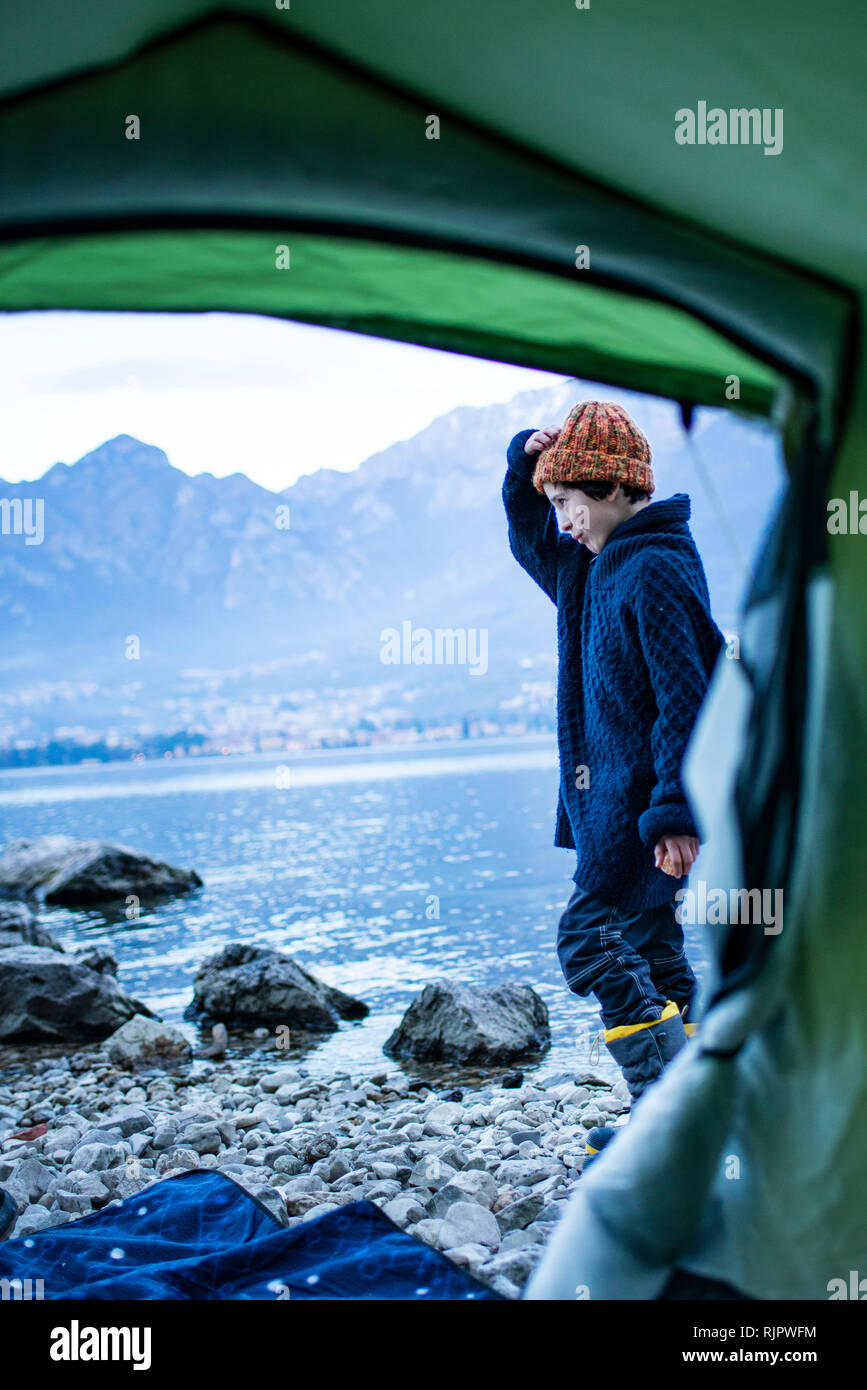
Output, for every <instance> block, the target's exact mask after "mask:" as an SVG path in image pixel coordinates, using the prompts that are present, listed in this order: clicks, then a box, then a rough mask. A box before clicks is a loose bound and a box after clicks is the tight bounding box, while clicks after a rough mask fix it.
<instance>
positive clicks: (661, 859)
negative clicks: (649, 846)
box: [653, 835, 698, 878]
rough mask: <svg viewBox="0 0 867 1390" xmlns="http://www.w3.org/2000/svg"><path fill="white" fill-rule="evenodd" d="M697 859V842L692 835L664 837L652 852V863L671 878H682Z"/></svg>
mask: <svg viewBox="0 0 867 1390" xmlns="http://www.w3.org/2000/svg"><path fill="white" fill-rule="evenodd" d="M697 858H698V840H697V839H696V838H695V836H694V835H666V836H664V837H663V839H661V840H659V841H658V842H657V844H656V847H655V848H654V851H653V862H654V864H655V865H656V867H657V869H662V871H663V873H665V874H671V876H672V878H683V876H684V874H688V873H689V871H690V869H691V867H692V865H693V864H694V863H695V861H696V859H697Z"/></svg>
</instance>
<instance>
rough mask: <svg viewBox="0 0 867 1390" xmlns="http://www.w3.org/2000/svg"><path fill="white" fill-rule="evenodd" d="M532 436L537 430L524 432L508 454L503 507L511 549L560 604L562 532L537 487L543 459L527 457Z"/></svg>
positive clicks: (552, 599)
mask: <svg viewBox="0 0 867 1390" xmlns="http://www.w3.org/2000/svg"><path fill="white" fill-rule="evenodd" d="M531 434H533V430H521V432H520V434H516V435H515V437H514V439H513V440H512V442H511V444H510V445H509V448H508V450H507V452H506V459H507V461H508V465H509V466H508V468H507V470H506V477H505V479H504V481H503V505H504V507H505V508H506V516H507V518H508V522H509V547H510V549H511V551H512V554H513V555H514V557H515V559H516V560H517V561H518V564H519V565H520V566H521V567H522V569H525V570H526V571H527V573H528V574H529V575H530V577H531V578H532V579H535V581H536V583H537V584H538V585H539V587H540V588H542V589H544V591H545V593H546V594H547V595H548V597H549V599H551V601H552V603H556V602H557V565H558V556H559V548H560V531H559V528H558V526H557V522H556V519H555V517H554V509H553V507H552V506H551V503H550V502H549V501H548V500H547V498H546V497H543V496H542V494H541V493H539V492H537V491H536V489H535V488H534V486H533V482H532V478H533V470H534V469H535V467H536V461H537V459H538V457H539V456H538V454H525V453H524V445H525V444H526V442H527V440H528V439H529V438H530V435H531Z"/></svg>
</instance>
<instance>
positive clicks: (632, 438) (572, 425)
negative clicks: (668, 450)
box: [533, 401, 655, 493]
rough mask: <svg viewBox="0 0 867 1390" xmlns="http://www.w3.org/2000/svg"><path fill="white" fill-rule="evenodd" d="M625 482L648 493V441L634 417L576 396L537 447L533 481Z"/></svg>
mask: <svg viewBox="0 0 867 1390" xmlns="http://www.w3.org/2000/svg"><path fill="white" fill-rule="evenodd" d="M582 480H586V481H588V482H589V481H593V482H610V483H612V484H613V483H627V484H628V485H629V486H631V487H637V488H641V489H642V491H643V492H649V493H652V492H653V490H654V487H655V483H654V481H653V470H652V469H651V467H650V445H649V444H648V442H647V440H646V439H645V437H644V435H643V434H642V433H641V430H640V429H639V428H638V426H637V425H636V423H635V421H634V420H632V419H630V417H629V416H628V415H627V413H626V411H625V410H624V409H623V407H622V406H620V405H614V404H613V403H612V402H611V401H582V403H581V404H580V405H576V406H573V407H572V409H571V410H570V411H569V414H568V416H567V419H566V423H565V424H564V426H563V428H562V429H561V431H560V433H559V435H558V436H557V438H556V439H555V440H554V443H553V444H552V445H551V446H550V447H549V448H547V449H543V450H542V452H541V453H540V455H539V459H538V462H537V464H536V468H535V470H534V472H533V485H534V487H535V488H536V489H537V491H539V492H544V487H543V484H544V483H577V482H579V481H582Z"/></svg>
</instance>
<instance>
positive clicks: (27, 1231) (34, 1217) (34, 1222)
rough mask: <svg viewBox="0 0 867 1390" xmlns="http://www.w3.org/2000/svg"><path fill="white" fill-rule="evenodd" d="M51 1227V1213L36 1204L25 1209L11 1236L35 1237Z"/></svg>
mask: <svg viewBox="0 0 867 1390" xmlns="http://www.w3.org/2000/svg"><path fill="white" fill-rule="evenodd" d="M50 1225H52V1220H51V1213H50V1212H49V1211H48V1209H47V1208H46V1207H44V1206H41V1205H39V1204H36V1205H34V1206H29V1207H25V1209H24V1211H23V1212H22V1213H21V1215H20V1216H19V1218H18V1220H17V1221H16V1222H15V1226H14V1229H13V1230H12V1232H11V1233H10V1234H12V1235H14V1236H16V1237H17V1236H34V1235H35V1234H36V1232H37V1231H44V1230H45V1229H46V1227H48V1226H50Z"/></svg>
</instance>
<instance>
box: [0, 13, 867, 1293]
mask: <svg viewBox="0 0 867 1390" xmlns="http://www.w3.org/2000/svg"><path fill="white" fill-rule="evenodd" d="M685 14H686V11H685V8H684V5H683V3H682V0H659V3H657V4H655V5H653V6H652V7H650V8H648V6H647V5H646V4H643V3H640V0H619V3H618V4H617V5H616V6H605V5H599V6H596V5H594V6H591V7H588V8H587V9H586V10H580V11H579V10H578V9H577V7H576V8H573V7H571V6H569V5H565V4H556V5H555V4H553V3H548V0H545V3H543V4H540V5H538V6H536V7H535V8H533V9H530V8H528V7H527V5H526V3H525V0H471V3H469V4H468V3H467V0H440V3H439V4H438V5H437V6H435V7H421V8H419V7H411V8H409V9H407V7H405V6H401V5H400V4H399V3H398V0H369V3H368V4H366V5H364V6H358V5H356V4H354V3H350V0H321V3H318V4H317V5H315V6H306V5H295V6H294V8H293V7H290V8H278V7H277V6H276V5H275V6H274V7H273V8H271V9H270V11H268V12H266V10H265V9H263V8H262V7H261V6H260V4H259V3H258V0H243V3H241V0H236V3H234V4H232V5H230V6H226V5H223V6H220V5H215V4H213V3H212V2H211V0H127V3H126V4H124V5H123V6H116V5H111V4H109V2H108V0H91V3H89V4H88V6H87V7H85V9H84V10H83V12H82V11H79V10H77V9H71V8H70V7H69V6H67V5H66V4H65V3H63V0H46V3H45V4H43V5H40V6H39V7H38V8H37V9H36V10H34V9H33V8H32V7H31V6H29V5H28V4H26V0H6V4H5V6H4V10H3V15H2V17H0V37H2V40H3V42H2V43H0V310H7V311H21V310H27V309H34V308H36V309H39V308H56V307H83V308H132V309H135V308H140V307H146V308H148V309H153V308H162V309H184V308H186V309H193V310H207V309H216V308H233V309H237V310H239V311H252V312H261V313H270V314H276V315H281V314H282V315H285V316H289V317H298V318H302V319H306V320H308V321H311V322H321V323H330V324H333V325H334V326H339V327H349V328H353V329H356V330H357V331H360V332H369V333H382V334H384V335H385V336H393V337H404V338H406V339H407V340H408V341H414V342H420V343H426V344H428V345H430V346H434V347H442V348H446V349H450V350H453V351H462V352H470V353H476V354H480V355H483V356H491V357H494V358H501V359H502V360H508V361H515V362H523V363H525V364H527V365H531V366H535V367H541V368H549V369H551V370H554V371H557V372H568V373H571V374H574V375H583V376H585V377H595V378H597V379H600V378H601V379H603V380H606V381H608V382H610V383H611V384H612V385H620V386H624V387H633V388H637V389H642V390H647V391H653V392H658V393H660V394H666V395H669V396H672V397H674V398H675V399H678V400H680V401H681V402H682V403H683V404H685V405H686V406H689V405H691V404H694V403H698V402H701V403H707V404H713V403H717V404H719V405H720V406H723V407H726V408H732V409H737V408H739V409H746V410H750V411H755V412H757V413H761V414H766V415H770V416H771V418H773V419H776V420H777V421H779V422H780V423H781V424H782V427H783V430H784V441H785V451H786V460H787V466H788V469H789V475H790V480H791V481H790V490H789V493H788V496H787V498H786V500H785V502H784V505H783V508H782V509H781V511H780V514H779V516H778V517H777V519H776V522H775V526H774V529H773V532H772V534H771V536H770V538H769V542H768V545H767V547H766V550H765V553H764V555H763V557H762V560H761V563H760V565H759V568H758V573H757V575H756V580H755V583H754V585H753V588H752V590H751V593H750V595H749V597H748V600H747V604H746V608H745V612H744V615H743V622H742V624H741V628H742V645H743V653H744V658H743V663H742V664H741V665H739V664H738V662H736V661H722V662H720V663H718V667H717V672H716V675H715V677H714V681H713V683H712V686H711V690H710V693H709V698H708V701H707V704H706V708H705V711H704V714H703V716H702V720H701V722H700V725H699V727H698V729H697V730H696V734H695V737H694V740H693V745H692V749H693V750H694V751H691V753H690V758H689V765H688V784H689V787H690V791H691V796H692V797H693V798H694V799H695V802H696V805H697V808H698V810H699V813H700V818H701V819H702V823H703V826H704V829H705V831H706V834H707V844H706V847H705V849H704V850H703V852H702V853H703V858H702V859H701V860H700V872H701V874H702V875H703V876H704V877H705V878H706V880H707V881H708V882H710V883H713V884H715V885H719V886H722V887H727V886H729V885H730V886H732V887H740V886H747V887H753V886H756V887H760V888H769V889H771V890H772V891H773V890H775V889H777V888H779V889H781V890H782V891H783V892H784V894H785V917H784V925H783V929H782V931H781V932H780V933H779V934H778V935H770V934H768V933H766V932H765V931H764V930H763V928H762V927H761V926H759V927H758V928H756V926H755V924H754V925H752V926H747V927H744V926H739V927H737V928H736V929H732V928H723V929H720V928H710V927H709V928H708V934H709V938H710V945H711V947H712V950H713V953H714V956H715V959H716V975H715V979H714V982H713V984H712V987H711V988H710V989H709V991H708V993H707V1000H706V1004H707V1008H706V1013H705V1016H704V1018H703V1020H702V1030H701V1034H700V1040H699V1041H698V1042H697V1043H695V1044H690V1049H689V1051H688V1053H686V1054H684V1055H682V1057H680V1058H679V1059H677V1062H676V1063H675V1064H673V1065H672V1067H671V1068H670V1070H669V1072H668V1073H667V1074H666V1075H665V1076H664V1077H663V1078H662V1079H661V1081H660V1082H659V1083H657V1085H656V1086H655V1087H654V1088H652V1090H651V1091H650V1092H649V1093H648V1094H647V1095H646V1097H644V1098H642V1103H641V1105H640V1106H639V1107H638V1108H637V1110H636V1113H635V1115H634V1117H633V1118H632V1119H631V1120H630V1123H629V1125H628V1126H627V1127H626V1129H625V1130H624V1132H623V1133H622V1134H621V1135H618V1137H617V1139H616V1140H615V1141H614V1143H612V1144H611V1145H609V1146H608V1147H607V1149H606V1150H605V1152H604V1153H603V1154H601V1155H600V1156H599V1158H598V1159H597V1160H596V1161H595V1162H594V1164H593V1166H592V1168H591V1169H590V1170H589V1171H588V1174H587V1176H586V1178H584V1179H582V1182H581V1184H580V1191H579V1193H578V1194H577V1196H576V1198H575V1199H574V1202H573V1204H572V1206H571V1208H570V1210H569V1211H568V1213H567V1215H566V1217H565V1218H564V1220H563V1222H562V1223H561V1225H560V1226H559V1227H558V1229H557V1231H556V1232H555V1235H554V1238H553V1240H552V1242H551V1244H550V1246H549V1248H548V1249H547V1250H546V1252H545V1255H544V1256H543V1259H542V1261H541V1262H540V1265H539V1268H538V1270H537V1272H536V1274H535V1276H534V1278H533V1280H532V1281H531V1284H530V1286H529V1288H528V1291H527V1293H528V1296H529V1297H530V1298H539V1297H552V1298H569V1299H572V1298H574V1297H575V1293H574V1290H575V1287H576V1285H578V1284H586V1285H587V1286H588V1287H589V1288H590V1289H591V1297H594V1298H595V1297H600V1296H610V1297H614V1298H631V1297H656V1296H658V1295H659V1294H660V1291H661V1290H662V1289H664V1287H665V1286H666V1279H667V1277H668V1275H669V1274H670V1271H671V1270H672V1269H673V1268H674V1267H677V1268H679V1269H683V1270H686V1271H687V1272H692V1273H694V1274H697V1275H704V1276H706V1277H708V1278H714V1279H722V1280H724V1281H726V1282H728V1283H730V1284H732V1285H733V1286H734V1287H735V1288H737V1289H740V1290H742V1291H743V1292H745V1293H747V1294H749V1295H751V1296H753V1297H756V1298H774V1297H782V1298H804V1297H806V1298H817V1297H826V1296H827V1294H826V1292H825V1290H826V1288H827V1283H828V1281H829V1280H830V1279H832V1278H835V1277H843V1276H845V1275H846V1274H847V1272H848V1270H850V1269H859V1268H860V1269H862V1270H863V1269H865V1268H867V1212H865V1210H864V1204H863V1202H862V1201H861V1199H860V1169H861V1167H862V1166H863V1154H864V1152H865V1150H867V1107H865V1106H864V1104H863V1097H864V1093H865V1090H867V1009H865V1004H864V998H863V979H864V978H865V975H867V933H865V932H864V929H863V903H864V901H865V900H867V854H865V853H864V843H863V840H864V831H863V827H864V825H865V824H867V779H865V778H864V776H863V767H864V765H865V756H864V755H865V742H867V733H865V730H867V586H865V585H864V540H863V535H862V533H861V532H860V530H859V527H858V516H859V513H858V510H857V508H858V502H859V499H860V497H861V496H863V495H864V493H865V491H867V374H865V369H864V361H863V343H862V324H863V320H864V309H865V303H864V298H865V292H867V261H865V258H864V256H863V211H862V198H863V194H862V188H863V168H864V163H865V159H864V155H865V149H864V145H865V128H864V124H863V121H862V120H861V115H860V111H861V103H862V92H863V86H864V81H863V71H862V59H861V56H860V55H861V54H862V52H863V43H862V42H861V41H860V39H861V36H860V35H859V33H858V29H857V27H856V25H857V20H858V17H859V14H860V8H859V7H856V5H855V4H854V0H843V2H842V3H841V4H839V5H838V6H836V7H835V11H834V17H833V22H829V20H828V16H827V14H826V12H825V11H823V9H822V8H821V7H817V6H815V5H814V4H808V3H806V0H794V3H793V2H792V0H785V3H784V0H731V2H730V4H728V5H727V6H726V7H725V9H724V10H719V9H717V8H714V7H710V6H705V7H699V8H696V7H691V8H690V9H689V11H688V22H686V21H685ZM700 101H705V102H706V103H707V106H709V107H710V106H719V107H721V108H723V109H729V108H739V107H743V108H751V107H755V108H761V109H762V110H765V109H767V110H768V111H769V112H774V111H777V110H779V111H780V112H781V113H782V116H783V118H784V127H783V129H784V144H783V148H782V150H781V151H780V152H779V153H778V154H776V155H774V154H771V155H767V154H765V153H764V151H763V149H762V148H759V147H757V146H755V145H753V146H738V145H726V146H713V147H712V146H709V145H707V144H705V145H700V144H699V145H696V146H683V145H679V144H678V143H677V142H676V140H675V139H674V124H675V112H676V111H677V110H678V109H679V108H684V107H686V108H691V109H695V108H696V107H697V105H698V103H699V102H700ZM130 114H136V115H138V116H139V117H140V119H141V127H142V128H141V137H142V138H141V140H140V141H137V142H132V141H128V140H126V138H125V134H124V128H125V122H126V118H127V117H128V116H129V115H130ZM431 117H436V118H437V119H438V121H439V123H440V130H439V136H440V138H439V139H438V140H433V139H428V138H427V135H426V129H427V127H428V122H429V119H430V118H431ZM283 244H285V245H286V246H287V247H288V248H289V252H290V268H289V269H286V270H280V271H278V270H277V269H276V266H275V259H274V257H275V248H276V247H277V246H278V245H283ZM582 246H586V247H587V248H588V250H589V265H585V266H584V267H583V268H581V269H578V267H577V265H576V248H578V247H582ZM731 375H736V376H739V377H741V384H742V388H743V390H742V395H741V399H740V400H737V399H730V398H729V396H728V395H727V394H726V390H725V386H726V381H727V379H728V378H729V377H730V376H731ZM686 413H687V415H688V413H689V412H688V411H687V412H686ZM719 482H720V484H721V485H722V486H724V482H725V480H724V478H721V479H719ZM850 494H851V495H854V497H855V528H854V530H851V529H850V531H849V533H848V534H839V535H836V534H831V535H829V534H828V531H827V525H826V521H827V511H826V503H827V500H828V499H829V498H832V497H843V498H849V497H850ZM808 1127H809V1129H810V1130H811V1132H810V1133H806V1132H805V1131H806V1129H807V1128H808ZM812 1132H817V1133H820V1134H821V1136H822V1141H821V1144H818V1145H817V1144H816V1143H814V1142H813V1137H812ZM735 1160H736V1161H735ZM735 1171H736V1172H737V1177H733V1176H731V1173H733V1172H735ZM673 1198H676V1201H675V1200H673ZM603 1291H605V1292H603Z"/></svg>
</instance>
